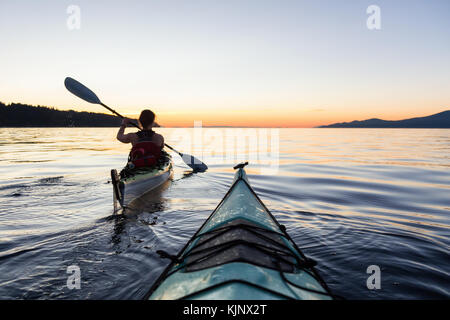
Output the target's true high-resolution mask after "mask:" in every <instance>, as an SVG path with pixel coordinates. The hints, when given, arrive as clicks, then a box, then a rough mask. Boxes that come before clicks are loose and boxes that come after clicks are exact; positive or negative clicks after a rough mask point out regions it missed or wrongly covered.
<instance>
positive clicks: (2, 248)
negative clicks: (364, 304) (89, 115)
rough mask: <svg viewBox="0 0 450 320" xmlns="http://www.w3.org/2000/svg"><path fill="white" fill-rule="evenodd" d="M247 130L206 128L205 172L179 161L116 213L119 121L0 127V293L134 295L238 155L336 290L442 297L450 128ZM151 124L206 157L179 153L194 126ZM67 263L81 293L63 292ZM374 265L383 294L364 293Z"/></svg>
mask: <svg viewBox="0 0 450 320" xmlns="http://www.w3.org/2000/svg"><path fill="white" fill-rule="evenodd" d="M251 130H252V129H243V131H239V129H203V132H202V134H200V138H203V140H204V141H205V146H204V147H203V150H204V151H205V150H206V151H205V158H204V160H205V162H207V163H208V165H209V170H208V171H207V172H206V173H202V174H193V175H191V174H189V173H190V171H189V168H187V167H186V166H185V165H184V164H183V163H182V161H181V160H180V159H178V157H177V156H176V155H174V160H175V172H174V177H173V181H172V182H170V183H168V184H167V185H166V186H165V188H164V189H163V190H161V191H160V192H158V193H156V194H154V195H151V196H149V197H147V198H145V199H142V200H141V201H140V202H139V203H138V205H137V206H136V208H135V209H134V211H133V212H132V214H131V215H130V216H129V217H126V218H125V217H124V216H123V215H121V216H117V215H113V203H112V187H111V184H110V181H109V180H110V178H109V172H110V169H112V168H118V169H119V168H121V167H122V166H123V165H124V164H125V162H126V158H127V152H128V148H129V147H128V146H127V145H123V144H121V143H119V142H118V141H116V140H115V135H116V129H115V128H51V129H46V128H27V129H22V128H21V129H11V128H0V299H140V298H141V297H142V296H143V295H144V294H145V293H146V291H147V290H148V289H149V287H150V286H151V284H152V282H153V281H154V280H155V279H156V278H157V277H158V276H159V274H160V273H161V272H162V270H163V269H164V267H165V266H166V265H167V264H168V260H162V259H161V258H159V256H158V255H157V254H156V251H157V250H166V251H168V252H171V253H174V254H175V253H177V252H178V251H179V250H180V249H181V247H182V246H183V245H184V244H185V242H186V241H187V240H188V239H189V238H190V237H191V236H192V235H193V233H194V232H195V231H196V230H197V229H198V228H199V227H200V225H201V223H202V222H203V221H204V220H205V219H206V218H207V217H208V215H209V214H210V213H211V211H212V210H213V209H214V208H215V207H216V205H217V204H218V202H219V201H220V200H221V198H222V197H223V195H224V194H225V192H226V191H227V189H228V187H229V185H230V184H231V180H232V176H233V170H232V166H233V165H234V164H236V163H237V162H238V161H240V160H245V159H249V160H250V162H251V165H250V166H249V167H248V173H249V178H250V182H251V183H252V185H253V186H254V188H255V191H256V192H257V193H258V194H259V195H260V197H261V199H262V200H263V201H264V202H265V204H266V205H267V207H268V208H269V209H271V211H272V213H273V214H274V215H275V216H276V218H277V219H278V220H279V222H280V223H282V224H285V225H286V227H287V231H288V233H289V234H290V235H291V236H292V238H293V239H294V241H295V242H296V243H297V244H298V246H299V247H300V249H302V250H303V252H304V253H305V254H306V255H307V256H309V257H311V258H313V259H315V260H317V262H318V271H319V272H320V274H321V275H322V276H323V278H324V279H325V281H326V282H327V283H328V284H329V287H330V288H331V290H332V291H333V292H334V293H336V294H338V295H341V296H343V297H345V298H347V299H433V298H438V299H439V298H446V299H448V298H450V263H449V262H450V254H449V248H450V130H437V129H418V130H415V129H280V130H279V131H274V132H272V131H270V130H268V131H264V130H253V131H251ZM158 131H159V132H161V133H162V134H163V135H164V136H165V137H166V142H167V143H169V144H172V145H173V146H175V147H179V148H180V151H186V152H188V153H189V152H191V153H193V154H194V155H199V154H201V152H200V151H199V150H200V149H202V147H201V146H200V145H197V146H194V148H193V149H192V150H186V148H188V147H190V141H191V140H190V137H192V141H198V139H199V135H198V134H197V135H196V133H194V132H193V130H192V129H168V128H165V129H159V130H158ZM255 132H256V134H257V139H258V141H263V140H264V139H263V136H264V135H266V136H268V140H269V145H270V142H271V141H278V150H279V152H276V153H275V155H276V156H277V157H276V158H273V157H272V156H274V155H270V154H269V156H267V154H266V153H265V152H264V151H265V149H264V148H261V147H257V148H255V149H251V148H244V149H237V150H236V149H235V148H233V147H232V146H231V145H227V143H226V141H227V136H228V135H230V134H241V133H248V134H252V133H255ZM271 134H275V135H273V136H271ZM271 137H272V138H271ZM214 141H215V142H214ZM208 150H213V152H211V153H209V152H207V151H208ZM199 152H200V153H199ZM208 153H209V154H208ZM235 154H239V156H240V157H239V158H236V157H234V155H235ZM263 156H265V157H266V160H267V158H268V161H269V162H270V163H269V164H271V165H272V169H273V170H264V169H267V168H269V167H270V166H268V165H266V166H261V165H260V162H259V160H260V159H261V158H263ZM278 156H279V157H278ZM276 161H277V162H278V170H277V172H276V170H275V169H276V167H273V166H274V164H275V162H276ZM274 173H276V174H274ZM71 265H76V266H79V267H80V270H81V288H80V289H79V290H77V289H74V290H70V289H68V288H67V286H66V281H67V277H68V276H69V274H67V267H68V266H71ZM370 265H378V266H379V267H380V268H381V288H380V289H379V290H369V289H368V288H367V285H366V280H367V278H368V277H369V274H367V273H366V271H367V267H368V266H370Z"/></svg>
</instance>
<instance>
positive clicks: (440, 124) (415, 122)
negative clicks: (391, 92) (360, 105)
mask: <svg viewBox="0 0 450 320" xmlns="http://www.w3.org/2000/svg"><path fill="white" fill-rule="evenodd" d="M318 128H450V110H447V111H443V112H440V113H436V114H433V115H431V116H428V117H420V118H411V119H405V120H398V121H390V120H382V119H376V118H375V119H368V120H364V121H352V122H341V123H334V124H330V125H327V126H320V127H318Z"/></svg>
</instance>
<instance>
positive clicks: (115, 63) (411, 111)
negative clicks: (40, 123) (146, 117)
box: [0, 0, 450, 127]
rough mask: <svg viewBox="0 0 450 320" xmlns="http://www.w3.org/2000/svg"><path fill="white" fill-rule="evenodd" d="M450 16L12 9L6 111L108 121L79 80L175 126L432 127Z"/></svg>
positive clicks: (240, 8)
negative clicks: (61, 112) (69, 86)
mask: <svg viewBox="0 0 450 320" xmlns="http://www.w3.org/2000/svg"><path fill="white" fill-rule="evenodd" d="M72 4H76V5H78V6H79V8H80V9H81V16H80V17H81V20H80V21H81V24H80V26H81V28H80V29H79V30H69V28H68V27H67V19H68V18H69V14H68V13H67V8H68V7H69V6H70V5H72ZM372 4H376V5H378V6H379V7H380V9H381V30H369V29H368V28H367V26H366V20H367V18H368V16H369V15H368V14H367V13H366V9H367V7H368V6H369V5H372ZM449 13H450V1H448V0H442V1H440V0H430V1H423V0H420V1H415V0H407V1H406V0H405V1H403V0H396V1H392V0H389V1H378V0H377V1H374V0H370V1H364V0H361V1H344V0H342V1H336V0H330V1H322V0H319V1H313V0H311V1H300V0H295V1H294V0H293V1H288V0H283V1H279V0H278V1H275V0H274V1H264V0H252V1H249V0H217V1H211V0H180V1H172V0H160V1H143V0H142V1H110V0H109V1H100V0H97V1H92V0H91V1H84V0H78V1H60V0H54V1H47V0H40V1H6V0H0V40H1V50H0V101H2V102H4V103H10V102H21V103H27V104H32V105H46V106H54V107H57V108H58V109H74V110H86V111H92V112H106V111H105V110H104V109H102V108H101V107H100V106H97V105H91V104H88V103H86V102H83V101H81V100H80V99H78V98H76V97H75V96H73V95H71V94H70V93H69V92H67V91H66V90H65V88H64V83H63V82H64V78H65V77H66V76H71V77H73V78H75V79H77V80H79V81H81V82H82V83H84V84H85V85H86V86H88V87H89V88H91V89H92V90H93V91H94V92H96V93H97V95H98V96H99V97H100V99H101V100H102V101H103V102H104V103H106V104H108V105H110V106H111V107H113V108H115V109H116V110H117V111H119V112H121V113H123V114H126V115H130V116H133V115H136V114H138V113H139V112H140V110H141V109H143V108H151V109H152V110H154V111H155V113H156V114H157V117H158V119H157V121H158V122H159V123H160V124H162V125H164V126H191V125H192V124H193V121H194V120H202V121H203V124H204V125H225V126H263V127H272V126H279V127H312V126H317V125H322V124H329V123H333V122H340V121H351V120H355V119H356V120H362V119H367V118H372V117H379V118H384V119H390V120H397V119H403V118H409V117H415V116H425V115H430V114H433V113H436V112H440V111H443V110H446V109H450V40H449V39H450V19H449Z"/></svg>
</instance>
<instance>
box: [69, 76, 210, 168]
mask: <svg viewBox="0 0 450 320" xmlns="http://www.w3.org/2000/svg"><path fill="white" fill-rule="evenodd" d="M64 85H65V86H66V88H67V90H69V91H70V92H71V93H73V94H74V95H76V96H77V97H78V98H81V99H83V100H84V101H87V102H90V103H94V104H99V105H101V106H103V107H105V108H106V109H108V110H109V111H111V112H112V113H114V114H115V115H116V116H118V117H120V118H122V119H123V118H124V117H123V116H122V115H121V114H119V113H117V112H116V111H115V110H113V109H111V108H110V107H108V106H107V105H105V104H104V103H102V102H101V101H100V99H99V98H98V97H97V95H96V94H95V93H94V92H93V91H92V90H90V89H89V88H87V87H86V86H84V85H83V84H82V83H80V82H78V81H77V80H75V79H72V78H70V77H67V78H66V79H65V80H64ZM131 124H132V125H133V126H135V127H136V128H138V129H139V130H141V128H139V126H138V125H137V124H135V123H133V122H131ZM164 145H165V146H166V147H167V148H169V149H170V150H173V151H174V152H176V153H178V154H179V155H180V157H181V158H182V159H183V161H184V163H186V164H187V165H188V166H189V167H191V168H192V169H193V170H194V171H196V172H204V171H206V170H207V169H208V166H207V165H206V164H204V163H203V162H202V161H200V160H199V159H197V158H196V157H194V156H191V155H189V154H184V153H181V152H179V151H177V150H175V149H174V148H172V147H171V146H169V145H168V144H166V143H165V144H164Z"/></svg>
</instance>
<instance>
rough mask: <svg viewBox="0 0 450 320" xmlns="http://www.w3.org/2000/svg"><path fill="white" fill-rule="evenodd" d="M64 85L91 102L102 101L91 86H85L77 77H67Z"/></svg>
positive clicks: (79, 96) (97, 102) (98, 102)
mask: <svg viewBox="0 0 450 320" xmlns="http://www.w3.org/2000/svg"><path fill="white" fill-rule="evenodd" d="M64 85H65V86H66V88H67V90H69V91H70V92H72V93H73V94H74V95H76V96H77V97H78V98H81V99H83V100H85V101H87V102H90V103H95V104H100V103H101V102H100V99H99V98H98V97H97V95H96V94H95V93H94V92H92V91H91V90H90V89H89V88H87V87H85V86H84V85H83V84H81V83H79V82H78V81H77V80H75V79H72V78H70V77H67V78H66V80H64Z"/></svg>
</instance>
